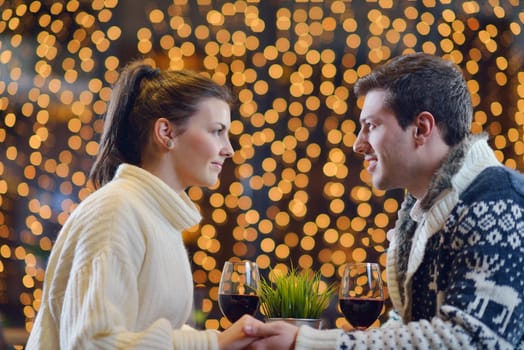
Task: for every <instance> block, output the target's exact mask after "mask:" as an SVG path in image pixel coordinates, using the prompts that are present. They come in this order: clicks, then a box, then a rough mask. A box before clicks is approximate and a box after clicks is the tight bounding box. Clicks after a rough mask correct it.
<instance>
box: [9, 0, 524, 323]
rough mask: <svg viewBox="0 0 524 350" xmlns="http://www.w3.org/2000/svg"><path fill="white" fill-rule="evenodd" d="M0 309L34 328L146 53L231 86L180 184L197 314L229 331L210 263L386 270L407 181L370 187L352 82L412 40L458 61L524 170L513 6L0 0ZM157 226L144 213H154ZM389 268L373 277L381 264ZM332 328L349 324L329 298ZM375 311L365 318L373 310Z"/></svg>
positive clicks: (505, 151) (494, 136)
mask: <svg viewBox="0 0 524 350" xmlns="http://www.w3.org/2000/svg"><path fill="white" fill-rule="evenodd" d="M0 8H1V15H0V204H1V213H0V240H1V241H0V257H1V260H0V313H1V316H2V317H3V318H4V323H5V325H7V326H14V327H25V328H26V329H27V330H29V329H31V326H32V322H33V319H34V316H35V313H36V311H37V310H38V308H39V304H40V298H41V295H42V281H43V277H44V269H45V266H46V262H47V258H48V255H49V251H50V249H51V247H52V245H53V242H54V240H55V239H56V235H57V233H58V230H59V229H60V227H61V225H62V224H63V223H64V221H65V220H66V219H67V217H68V216H69V214H70V213H71V212H72V210H74V208H75V207H76V205H77V204H78V203H79V202H80V201H81V200H82V199H84V198H85V197H86V196H87V195H89V193H91V189H90V188H91V187H90V186H89V184H88V183H87V180H86V179H87V173H88V171H89V169H90V167H91V165H92V162H93V157H94V155H95V154H96V152H97V147H98V143H97V141H98V140H99V138H100V133H101V131H102V125H103V121H102V118H101V116H102V115H103V114H104V112H105V110H106V107H107V102H108V100H109V98H110V95H111V85H112V84H113V83H114V82H115V80H116V79H117V77H118V71H119V69H120V68H121V67H122V66H123V65H125V64H126V63H127V62H129V61H130V60H132V59H134V58H138V57H144V58H146V59H147V60H148V61H149V62H151V63H152V64H153V65H156V66H158V67H160V68H164V69H181V68H189V69H194V70H199V71H202V72H204V74H207V75H208V76H210V77H212V78H213V79H214V80H216V81H218V82H220V83H224V84H228V85H229V86H231V87H232V89H233V91H234V92H235V95H237V96H238V104H237V106H236V107H235V108H234V110H233V119H234V121H233V123H232V128H231V138H232V142H233V144H234V146H235V147H236V152H235V155H234V157H233V159H232V161H230V162H229V163H227V165H226V166H225V168H224V171H223V174H222V177H221V181H220V183H219V184H217V186H215V188H212V189H200V188H191V189H190V190H189V194H190V196H191V198H193V200H194V201H195V202H196V203H197V204H198V206H199V207H200V208H201V211H202V214H203V216H204V220H203V221H202V223H201V224H200V225H199V226H197V227H194V228H192V229H191V230H189V231H188V232H186V233H185V234H184V237H185V241H186V243H187V246H188V251H189V253H190V258H191V261H192V265H193V271H194V273H193V277H194V280H195V284H196V285H197V286H198V288H197V308H202V310H203V312H204V313H205V314H207V320H205V321H203V323H201V324H200V326H203V327H206V328H216V329H219V328H224V327H227V326H228V322H227V321H226V320H225V319H224V318H223V317H222V316H221V314H220V311H219V309H218V305H217V302H216V300H217V288H218V282H219V278H220V271H221V268H222V265H223V262H224V261H226V260H228V259H230V258H234V257H237V258H239V259H250V260H255V261H257V262H258V263H259V265H260V268H261V269H262V270H261V271H262V272H263V273H267V271H268V270H269V267H274V266H278V267H281V268H286V267H289V266H290V265H291V264H293V265H294V266H298V267H300V268H313V269H316V270H320V271H321V273H322V275H323V276H324V278H325V281H326V282H331V281H338V280H339V278H340V273H341V266H343V264H344V263H345V262H346V261H363V260H369V261H378V262H379V263H380V264H381V265H382V267H384V266H385V252H386V249H387V240H386V232H387V230H388V229H390V228H391V227H392V226H393V224H394V221H395V219H396V212H397V210H398V209H399V205H400V202H401V199H402V197H403V193H402V192H401V191H391V192H387V193H386V192H383V191H377V190H374V189H372V188H371V186H370V177H369V174H368V173H367V172H366V171H365V170H363V169H364V168H363V161H362V158H360V157H358V156H357V155H356V154H354V153H353V152H352V149H351V148H352V145H353V142H354V140H355V138H356V134H357V132H358V128H359V126H358V123H357V120H358V115H359V106H360V105H361V102H362V101H361V100H357V99H356V98H355V96H354V94H353V92H352V87H353V85H354V83H355V81H356V80H357V79H358V77H360V76H363V75H366V74H367V73H369V72H370V70H371V69H372V68H373V67H375V66H377V65H378V64H381V63H383V62H385V61H387V60H388V59H390V58H392V57H394V56H396V55H399V54H402V53H408V52H414V51H424V52H428V53H433V54H436V55H440V56H444V57H446V58H449V59H451V60H453V61H454V62H456V63H457V64H458V65H459V66H460V67H461V68H462V69H463V70H464V72H465V75H466V78H467V81H468V86H469V88H470V90H471V93H472V95H473V102H474V107H475V112H474V113H475V114H474V124H473V131H474V132H480V131H482V130H485V131H487V132H488V133H489V134H490V144H491V145H492V146H493V148H494V149H496V155H497V157H498V158H499V159H500V160H501V161H502V162H503V163H504V164H506V165H508V166H509V167H511V168H515V169H519V170H522V169H524V166H523V154H524V143H523V124H524V67H523V61H524V34H523V31H524V1H520V0H500V1H499V0H488V1H483V0H482V1H480V0H479V1H451V0H423V1H408V0H399V1H393V0H378V1H377V0H375V1H373V0H367V1H364V0H362V1H360V0H359V1H348V0H326V1H318V0H310V1H305V0H302V1H300V0H296V1H265V0H260V1H257V0H238V1H223V0H173V1H167V0H164V1H160V0H157V1H149V0H144V1H117V0H94V1H84V0H68V1H66V0H62V1H46V0H34V1H16V0H13V1H6V0H0ZM152 224H154V223H152ZM383 277H384V278H385V275H384V276H383ZM326 315H327V316H326V319H327V320H328V322H329V323H330V325H331V326H338V327H345V325H346V321H345V320H344V319H343V318H342V316H341V314H339V313H337V311H336V307H334V306H332V307H330V309H329V311H328V312H327V313H326ZM384 315H385V312H384V313H383V315H382V317H381V319H380V321H378V322H377V323H376V325H378V324H379V323H380V322H383V320H384V319H385V316H384Z"/></svg>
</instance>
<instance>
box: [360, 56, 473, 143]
mask: <svg viewBox="0 0 524 350" xmlns="http://www.w3.org/2000/svg"><path fill="white" fill-rule="evenodd" d="M374 89H384V90H385V91H386V96H387V97H386V104H387V106H388V107H389V108H391V109H392V110H393V112H395V116H396V118H397V120H398V122H399V124H400V126H401V127H402V128H404V129H405V128H406V127H407V126H408V125H410V124H411V123H412V122H413V120H414V119H415V117H416V116H417V115H419V114H420V113H421V112H424V111H427V112H430V113H431V114H433V116H434V117H435V122H436V123H437V125H438V126H439V128H440V129H441V130H442V133H443V137H444V141H445V142H446V143H447V144H448V145H450V146H453V145H455V144H457V143H458V142H460V141H461V140H462V139H463V138H464V137H465V136H466V135H467V134H468V133H469V131H470V128H471V121H472V117H473V106H472V103H471V95H470V93H469V91H468V87H467V85H466V81H465V79H464V77H463V75H462V72H461V71H460V70H459V69H458V67H457V66H456V65H455V64H454V63H453V62H451V61H448V60H444V59H442V58H440V57H438V56H433V55H429V54H425V53H414V54H409V55H404V56H399V57H396V58H394V59H392V60H391V61H389V62H388V63H386V64H385V65H383V66H381V67H379V68H377V69H375V70H373V72H371V74H369V75H367V76H364V77H363V78H361V79H360V80H358V81H357V83H356V84H355V87H354V90H355V93H356V94H357V95H359V96H364V95H366V94H367V93H368V92H369V91H370V90H374Z"/></svg>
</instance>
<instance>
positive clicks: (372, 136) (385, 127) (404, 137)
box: [353, 90, 417, 190]
mask: <svg viewBox="0 0 524 350" xmlns="http://www.w3.org/2000/svg"><path fill="white" fill-rule="evenodd" d="M386 96H387V93H386V92H385V91H384V90H371V91H370V92H368V94H367V95H366V97H365V100H364V106H363V107H362V112H361V114H360V124H361V129H360V132H359V134H358V137H357V139H356V141H355V144H354V145H353V149H354V150H355V152H358V153H361V154H363V155H364V156H365V160H366V162H367V170H368V172H369V173H370V174H371V177H372V182H373V186H375V187H376V188H378V189H381V190H390V189H394V188H408V189H409V188H410V187H411V186H412V185H413V184H414V183H416V181H417V180H416V178H417V175H416V173H417V172H416V163H415V159H416V158H415V157H414V156H415V154H414V152H415V143H414V140H413V133H414V132H416V131H415V130H414V129H413V128H414V127H413V126H408V127H407V128H406V130H403V129H402V128H401V126H400V124H399V123H398V121H397V118H395V114H394V112H393V111H392V110H391V109H389V108H388V107H386V106H385V98H386Z"/></svg>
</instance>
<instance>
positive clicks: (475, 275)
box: [245, 53, 524, 350]
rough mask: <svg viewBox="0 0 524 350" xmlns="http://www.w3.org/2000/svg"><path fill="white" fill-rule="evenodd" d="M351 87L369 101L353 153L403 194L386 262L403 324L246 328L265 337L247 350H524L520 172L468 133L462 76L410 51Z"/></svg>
mask: <svg viewBox="0 0 524 350" xmlns="http://www.w3.org/2000/svg"><path fill="white" fill-rule="evenodd" d="M355 92H356V94H357V95H359V96H364V97H365V101H364V105H363V108H362V113H361V115H360V123H361V130H360V132H359V134H358V137H357V140H356V141H355V144H354V149H355V151H356V152H358V153H361V154H363V155H364V157H365V160H366V161H367V167H368V168H367V169H368V171H369V173H370V174H371V176H372V181H373V185H374V186H375V187H377V188H379V189H382V190H389V189H394V188H403V189H405V190H406V197H405V199H404V202H403V204H402V207H401V209H400V211H399V213H398V220H397V222H396V224H395V228H394V230H393V232H392V233H393V234H392V235H390V236H391V241H390V246H389V249H388V259H387V282H388V290H389V294H390V297H391V300H392V303H393V306H394V309H395V313H396V315H397V317H396V319H397V321H394V320H392V321H391V322H387V324H386V325H384V326H383V327H381V328H378V329H371V330H368V331H354V332H348V333H344V332H342V331H341V330H325V331H319V330H313V329H311V328H308V327H301V328H300V329H298V328H296V327H294V326H291V325H288V324H284V323H267V324H265V325H260V326H255V327H253V328H247V329H245V332H246V333H248V334H250V335H253V336H262V337H265V338H262V339H261V340H259V341H258V342H255V343H253V345H252V348H253V349H264V348H271V349H287V348H292V347H295V348H296V349H326V350H327V349H330V350H332V349H411V348H418V349H436V348H440V349H468V348H482V349H513V348H519V349H524V327H523V325H524V176H523V175H521V174H519V173H517V172H515V171H512V170H510V169H507V168H505V167H503V166H502V165H501V164H500V163H499V162H498V161H497V159H496V157H495V156H494V154H493V151H492V150H491V149H490V148H489V146H488V144H487V136H486V135H484V134H482V135H471V134H470V132H469V130H470V125H471V121H472V104H471V97H470V94H469V92H468V89H467V86H466V82H465V80H464V78H463V76H462V74H461V72H460V71H459V70H458V69H457V68H456V66H455V65H454V64H453V63H451V62H449V61H446V60H443V59H441V58H438V57H435V56H432V55H427V54H423V53H416V54H410V55H405V56H401V57H398V58H396V59H393V60H391V61H390V62H389V63H388V64H386V65H384V66H382V67H380V68H378V69H377V70H375V71H373V72H372V73H371V74H370V75H368V76H366V77H363V78H362V79H360V80H359V81H358V82H357V84H356V86H355ZM394 318H395V317H394ZM394 318H393V319H394Z"/></svg>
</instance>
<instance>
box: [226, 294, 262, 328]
mask: <svg viewBox="0 0 524 350" xmlns="http://www.w3.org/2000/svg"><path fill="white" fill-rule="evenodd" d="M218 305H219V306H220V311H222V314H223V315H224V316H226V317H227V319H228V320H229V322H231V323H233V322H236V321H237V320H238V319H239V318H240V317H242V315H245V314H248V315H254V314H255V312H256V311H257V308H258V296H256V295H241V294H219V295H218Z"/></svg>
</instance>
